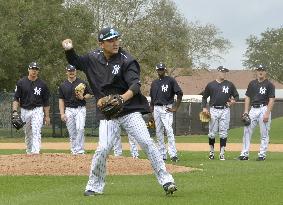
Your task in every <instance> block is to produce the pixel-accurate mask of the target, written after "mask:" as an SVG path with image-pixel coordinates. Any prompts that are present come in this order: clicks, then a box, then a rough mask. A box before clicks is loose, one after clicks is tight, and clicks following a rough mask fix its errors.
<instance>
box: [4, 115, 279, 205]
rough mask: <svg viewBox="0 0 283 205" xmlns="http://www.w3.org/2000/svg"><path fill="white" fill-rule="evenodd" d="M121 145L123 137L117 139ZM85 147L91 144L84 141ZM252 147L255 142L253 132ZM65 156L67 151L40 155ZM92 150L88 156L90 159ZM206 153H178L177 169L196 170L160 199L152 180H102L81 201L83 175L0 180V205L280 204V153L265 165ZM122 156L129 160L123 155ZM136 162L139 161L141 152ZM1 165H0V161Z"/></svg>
mask: <svg viewBox="0 0 283 205" xmlns="http://www.w3.org/2000/svg"><path fill="white" fill-rule="evenodd" d="M282 122H283V118H278V119H275V120H273V121H272V129H271V132H270V136H271V143H280V144H283V137H282V133H283V127H282ZM242 134H243V129H242V128H237V129H232V130H230V131H229V140H228V143H229V142H238V143H241V141H242ZM122 140H123V141H124V142H127V138H126V137H123V139H122ZM86 141H87V142H96V141H97V138H94V137H89V138H87V140H86ZM176 141H177V142H189V143H193V142H205V143H206V142H207V136H206V135H202V136H178V137H176ZM0 142H2V143H3V142H24V141H23V138H5V137H1V138H0ZM43 142H68V138H43ZM252 142H253V143H259V131H258V129H257V130H256V131H255V133H254V135H253V139H252ZM42 152H43V153H47V152H65V153H69V151H68V150H64V151H62V150H42ZM93 152H94V151H89V153H90V154H93ZM14 153H22V154H23V153H25V151H24V150H0V154H2V155H3V154H14ZM207 154H208V153H207V152H180V153H179V156H180V159H181V161H180V162H179V163H178V164H179V165H183V166H189V167H194V168H199V169H200V170H199V171H194V172H191V173H183V174H180V173H178V174H174V175H173V176H174V178H175V181H176V183H177V185H178V189H179V190H178V191H177V192H176V193H175V194H174V195H173V196H172V197H166V196H165V194H164V192H163V190H162V188H161V186H159V184H158V183H157V180H156V178H155V177H154V176H153V175H145V176H108V177H107V180H106V182H107V184H106V188H105V193H104V195H102V196H95V197H84V196H83V191H84V188H85V185H86V182H87V179H88V177H87V176H83V177H82V176H61V177H53V176H45V177H42V176H0V205H38V204H40V205H53V204H54V205H88V204H101V205H108V204H114V205H119V204H121V205H122V204H123V205H136V204H154V205H159V204H160V205H161V204H162V205H164V204H168V205H169V204H170V205H177V204H180V205H181V204H182V205H183V204H192V205H202V204H203V205H214V204H215V205H222V204H223V205H227V204H228V205H230V204H231V205H246V204H247V205H267V204H268V205H282V204H283V198H282V195H283V189H282V185H283V171H282V170H283V153H275V152H274V153H271V152H268V157H267V160H266V161H264V162H257V161H255V159H256V157H257V153H256V152H252V153H251V154H250V160H249V161H237V160H235V159H234V158H236V157H237V156H238V155H239V152H226V154H225V156H226V158H227V160H226V161H219V160H213V161H210V160H208V159H207ZM124 156H130V154H129V151H125V152H124ZM141 156H142V158H145V155H144V154H143V152H141ZM0 166H1V161H0Z"/></svg>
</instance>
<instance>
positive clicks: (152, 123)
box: [146, 118, 155, 129]
mask: <svg viewBox="0 0 283 205" xmlns="http://www.w3.org/2000/svg"><path fill="white" fill-rule="evenodd" d="M146 126H147V128H149V129H155V122H154V119H153V118H152V119H149V120H148V122H147V123H146Z"/></svg>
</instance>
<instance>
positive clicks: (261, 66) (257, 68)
mask: <svg viewBox="0 0 283 205" xmlns="http://www.w3.org/2000/svg"><path fill="white" fill-rule="evenodd" d="M256 70H258V71H262V70H263V71H266V66H265V65H262V64H260V65H258V66H256Z"/></svg>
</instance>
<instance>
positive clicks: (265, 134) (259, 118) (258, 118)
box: [241, 106, 271, 157]
mask: <svg viewBox="0 0 283 205" xmlns="http://www.w3.org/2000/svg"><path fill="white" fill-rule="evenodd" d="M266 110H267V106H263V107H260V108H253V107H252V108H251V110H250V112H249V116H250V118H251V124H250V125H249V126H245V127H244V135H243V148H242V152H241V156H249V150H250V143H251V138H252V134H253V130H254V128H255V127H256V126H257V124H259V129H260V148H259V153H258V156H259V157H266V152H267V148H268V144H269V130H270V124H271V114H270V116H269V120H268V122H263V115H264V113H265V112H266Z"/></svg>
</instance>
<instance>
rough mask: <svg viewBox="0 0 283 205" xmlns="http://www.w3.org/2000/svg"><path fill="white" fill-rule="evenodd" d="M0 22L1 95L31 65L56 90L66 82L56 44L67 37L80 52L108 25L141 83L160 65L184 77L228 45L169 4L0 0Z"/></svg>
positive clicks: (152, 0) (164, 0)
mask: <svg viewBox="0 0 283 205" xmlns="http://www.w3.org/2000/svg"><path fill="white" fill-rule="evenodd" d="M0 20H1V30H0V44H1V47H0V52H1V55H2V56H1V58H0V82H1V84H0V91H1V90H3V89H7V90H12V89H13V88H14V85H15V83H16V81H17V80H18V79H19V77H20V76H21V75H26V74H27V65H28V64H29V63H30V62H31V61H38V62H39V63H40V64H41V65H42V70H41V73H40V75H41V77H42V79H44V80H46V81H47V82H48V84H49V86H50V88H51V89H53V90H56V89H57V86H58V85H59V83H60V82H61V81H62V80H63V79H64V78H65V71H64V67H65V65H66V59H65V56H64V52H63V49H62V47H61V41H62V40H63V39H65V38H71V39H72V40H73V43H74V46H75V49H76V51H77V52H78V53H79V54H84V53H86V52H88V51H90V50H92V49H95V48H96V47H97V46H98V44H97V34H98V31H99V30H100V29H101V28H102V27H103V26H107V25H115V26H116V27H117V28H118V30H119V31H120V32H121V33H122V38H121V39H122V46H123V47H125V49H126V50H128V51H130V53H132V54H133V55H134V56H135V57H136V58H137V60H138V61H139V62H140V64H141V68H142V80H143V82H146V81H147V80H149V81H151V79H152V76H153V75H155V69H154V67H155V65H156V63H158V62H160V61H162V62H164V63H166V64H167V66H168V67H169V68H171V69H169V71H170V72H172V71H174V70H175V69H176V68H180V67H183V68H186V69H185V70H184V72H182V73H185V74H188V73H189V72H190V68H191V67H205V66H204V65H205V64H204V63H203V62H204V61H206V62H207V61H209V60H211V59H214V58H221V57H220V55H219V54H221V53H223V52H225V51H227V49H228V48H229V46H230V43H229V41H227V40H225V39H223V38H222V37H221V36H220V32H219V31H218V30H217V29H216V28H215V27H214V26H212V25H204V26H202V25H200V24H198V23H188V22H187V20H186V19H185V18H184V17H183V16H182V15H181V14H180V13H179V11H178V9H177V7H176V5H175V4H174V3H173V2H172V1H171V0H104V1H101V0H65V1H63V0H62V1H60V0H48V1H46V0H9V1H6V0H0ZM2 22H3V23H2ZM177 73H178V74H177V75H180V74H181V72H177Z"/></svg>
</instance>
